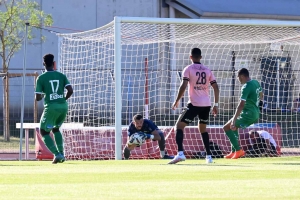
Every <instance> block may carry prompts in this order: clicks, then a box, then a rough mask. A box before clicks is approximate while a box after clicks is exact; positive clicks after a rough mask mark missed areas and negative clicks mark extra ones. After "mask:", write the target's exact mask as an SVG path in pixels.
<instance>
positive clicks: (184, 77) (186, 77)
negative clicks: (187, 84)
mask: <svg viewBox="0 0 300 200" xmlns="http://www.w3.org/2000/svg"><path fill="white" fill-rule="evenodd" d="M189 71H190V70H189V68H188V67H186V68H184V69H183V71H182V80H186V81H189V80H190V72H189Z"/></svg>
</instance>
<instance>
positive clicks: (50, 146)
mask: <svg viewBox="0 0 300 200" xmlns="http://www.w3.org/2000/svg"><path fill="white" fill-rule="evenodd" d="M43 141H44V143H45V145H46V147H47V148H48V149H49V151H51V153H53V154H54V155H58V154H59V152H58V150H57V148H56V146H55V144H54V141H53V140H52V138H51V137H50V135H49V134H48V135H44V136H43Z"/></svg>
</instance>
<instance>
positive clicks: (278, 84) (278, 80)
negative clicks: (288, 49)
mask: <svg viewBox="0 0 300 200" xmlns="http://www.w3.org/2000/svg"><path fill="white" fill-rule="evenodd" d="M279 67H280V60H279V59H277V73H276V79H277V99H276V107H277V109H279V108H280V104H279V98H280V96H279V90H280V89H279V87H280V79H279Z"/></svg>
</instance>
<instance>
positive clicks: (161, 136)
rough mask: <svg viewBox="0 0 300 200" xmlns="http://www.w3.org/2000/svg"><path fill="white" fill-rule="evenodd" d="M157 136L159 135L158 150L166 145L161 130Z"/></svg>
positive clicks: (161, 149) (162, 149) (163, 148)
mask: <svg viewBox="0 0 300 200" xmlns="http://www.w3.org/2000/svg"><path fill="white" fill-rule="evenodd" d="M159 136H160V141H158V146H159V150H160V151H164V150H165V147H166V141H165V136H164V134H163V132H159Z"/></svg>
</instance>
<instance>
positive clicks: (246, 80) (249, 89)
mask: <svg viewBox="0 0 300 200" xmlns="http://www.w3.org/2000/svg"><path fill="white" fill-rule="evenodd" d="M238 79H239V81H240V83H241V84H244V85H243V86H242V89H241V98H240V102H239V105H238V107H237V108H236V111H235V114H234V116H233V117H232V118H231V119H230V120H229V121H228V122H227V123H226V124H225V125H224V127H223V130H224V131H225V133H226V135H227V137H228V138H229V140H230V143H231V152H230V154H228V155H226V156H225V158H227V159H238V158H240V157H242V156H244V155H245V152H244V151H243V149H241V147H240V145H239V140H238V139H239V135H238V128H246V127H248V126H250V125H251V124H253V123H255V122H257V121H258V118H259V114H260V111H259V102H260V101H261V100H262V98H263V93H262V88H261V86H260V84H259V83H258V81H257V80H253V79H251V78H250V76H249V71H248V70H247V69H246V68H242V69H240V70H239V71H238Z"/></svg>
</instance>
